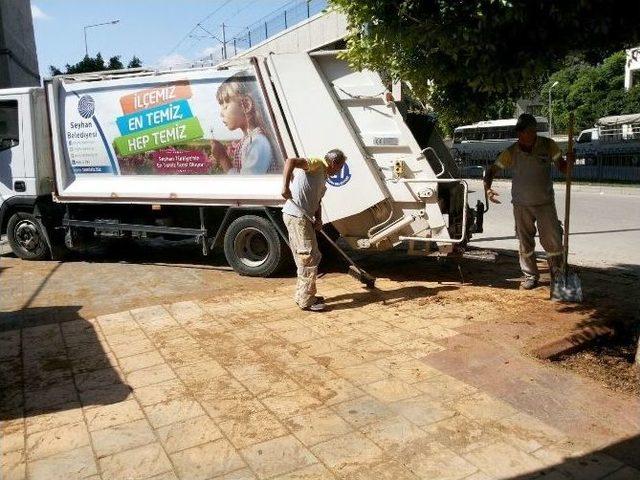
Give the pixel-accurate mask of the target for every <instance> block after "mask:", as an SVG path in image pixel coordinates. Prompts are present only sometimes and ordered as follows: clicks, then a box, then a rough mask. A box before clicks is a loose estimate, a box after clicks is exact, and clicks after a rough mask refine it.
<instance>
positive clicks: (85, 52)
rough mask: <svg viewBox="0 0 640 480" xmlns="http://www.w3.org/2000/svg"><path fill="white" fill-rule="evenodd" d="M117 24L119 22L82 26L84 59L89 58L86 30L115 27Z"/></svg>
mask: <svg viewBox="0 0 640 480" xmlns="http://www.w3.org/2000/svg"><path fill="white" fill-rule="evenodd" d="M119 22H120V20H112V21H110V22H104V23H96V24H94V25H85V26H84V55H85V56H86V57H88V56H89V47H88V46H87V29H88V28H93V27H101V26H102V25H115V24H116V23H119Z"/></svg>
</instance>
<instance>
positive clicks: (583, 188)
mask: <svg viewBox="0 0 640 480" xmlns="http://www.w3.org/2000/svg"><path fill="white" fill-rule="evenodd" d="M493 183H494V184H499V185H510V184H511V181H510V180H504V179H496V180H494V181H493ZM553 189H554V190H556V191H558V192H560V191H564V189H565V184H564V183H563V182H553ZM571 191H572V192H588V193H598V194H600V195H605V194H613V195H629V196H633V197H640V185H594V184H580V183H572V184H571Z"/></svg>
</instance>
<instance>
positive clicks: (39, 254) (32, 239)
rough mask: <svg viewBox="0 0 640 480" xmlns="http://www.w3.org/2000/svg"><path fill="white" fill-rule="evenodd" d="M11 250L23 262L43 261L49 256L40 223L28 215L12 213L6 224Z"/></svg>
mask: <svg viewBox="0 0 640 480" xmlns="http://www.w3.org/2000/svg"><path fill="white" fill-rule="evenodd" d="M7 239H8V240H9V245H10V246H11V250H13V253H15V254H16V255H17V256H18V257H20V258H22V259H23V260H44V259H45V258H47V257H48V256H49V249H48V247H47V242H46V241H45V237H44V234H43V232H42V228H41V227H40V223H39V222H38V220H37V219H36V217H34V216H33V215H32V214H30V213H25V212H18V213H14V214H13V215H12V216H11V218H9V222H8V223H7Z"/></svg>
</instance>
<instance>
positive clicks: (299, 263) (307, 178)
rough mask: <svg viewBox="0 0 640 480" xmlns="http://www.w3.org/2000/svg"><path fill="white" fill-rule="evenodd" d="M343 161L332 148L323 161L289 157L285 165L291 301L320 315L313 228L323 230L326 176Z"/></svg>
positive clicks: (317, 251)
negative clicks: (293, 273)
mask: <svg viewBox="0 0 640 480" xmlns="http://www.w3.org/2000/svg"><path fill="white" fill-rule="evenodd" d="M345 161H346V157H345V155H344V153H342V151H340V150H338V149H334V150H331V151H329V153H327V154H326V155H325V157H324V158H289V159H287V161H286V162H285V165H284V172H283V185H282V196H283V197H284V198H285V199H287V201H286V202H285V204H284V207H283V208H282V217H283V220H284V224H285V225H286V226H287V231H288V233H289V246H290V247H291V253H292V254H293V259H294V260H295V263H296V267H297V273H298V281H297V285H296V292H295V295H294V300H295V301H296V303H297V304H298V306H299V307H300V308H301V309H303V310H311V311H314V312H320V311H322V310H324V309H325V308H326V306H325V304H324V299H323V298H322V297H318V296H316V277H317V275H318V265H319V264H320V258H321V255H320V249H319V248H318V241H317V239H316V234H315V231H314V229H315V230H321V229H322V208H321V201H322V197H323V196H324V193H325V192H326V190H327V186H326V180H327V177H330V176H331V175H335V174H336V173H338V172H339V171H340V169H341V168H342V167H343V165H344V163H345ZM310 218H313V219H314V222H313V223H312V222H311V221H310V220H309V219H310Z"/></svg>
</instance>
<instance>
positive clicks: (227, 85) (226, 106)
mask: <svg viewBox="0 0 640 480" xmlns="http://www.w3.org/2000/svg"><path fill="white" fill-rule="evenodd" d="M216 99H217V100H218V104H219V105H220V117H221V118H222V122H223V123H224V124H225V126H226V127H227V128H228V129H229V130H236V129H240V130H242V138H241V139H240V140H234V141H232V142H230V143H229V144H228V145H227V148H225V146H224V145H223V144H222V143H220V142H219V141H217V140H214V139H211V153H212V156H213V158H214V162H216V163H217V164H218V165H219V166H220V167H221V168H222V170H223V171H224V172H225V173H228V174H241V175H262V174H266V173H279V172H281V171H282V161H281V160H280V159H279V158H278V157H279V156H276V154H274V152H276V151H277V150H276V149H274V148H273V145H272V141H271V139H270V138H269V137H270V136H271V135H269V134H270V133H271V131H270V128H269V123H268V121H267V116H266V115H265V112H264V107H263V105H262V101H261V100H262V99H261V95H260V93H259V91H258V89H257V85H256V79H255V77H254V76H253V75H251V74H249V73H246V72H239V73H236V74H235V75H233V76H231V77H229V78H228V79H227V80H225V81H224V82H223V83H222V84H221V85H220V87H219V88H218V92H217V93H216Z"/></svg>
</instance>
